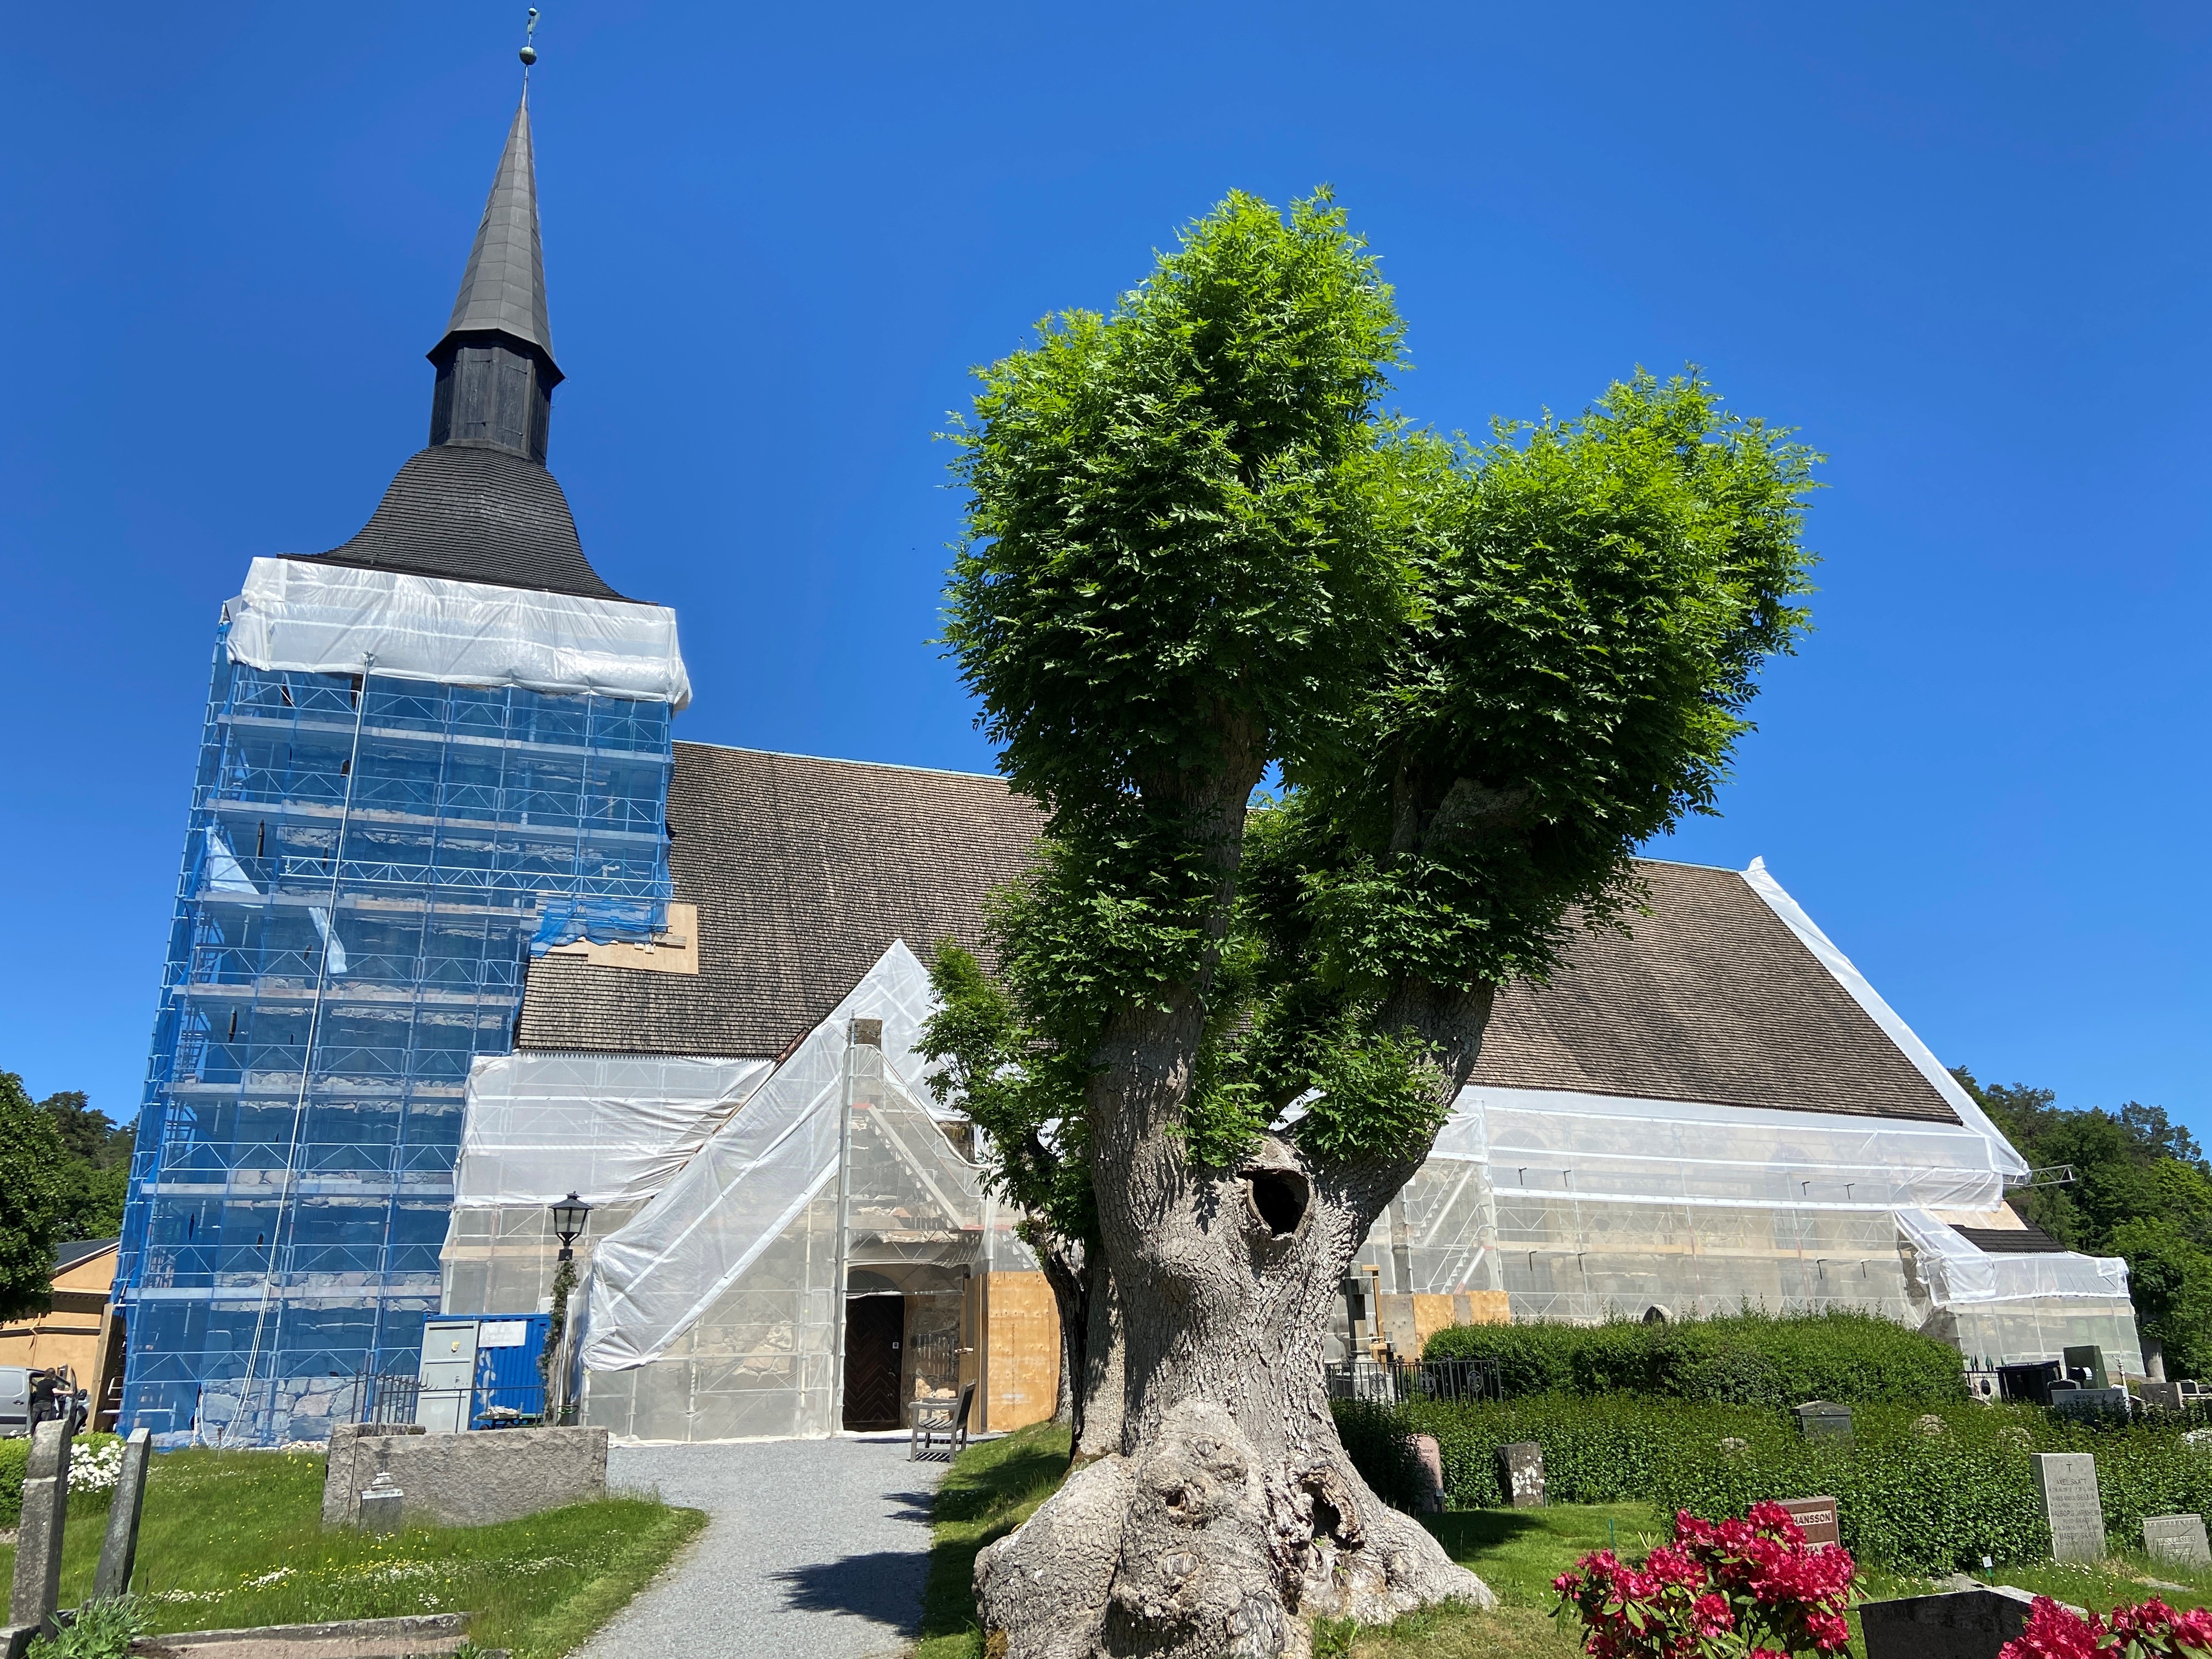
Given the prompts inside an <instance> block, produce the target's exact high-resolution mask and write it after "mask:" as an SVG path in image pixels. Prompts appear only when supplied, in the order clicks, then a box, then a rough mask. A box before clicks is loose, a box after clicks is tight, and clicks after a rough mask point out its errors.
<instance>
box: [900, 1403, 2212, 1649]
mask: <svg viewBox="0 0 2212 1659" xmlns="http://www.w3.org/2000/svg"><path fill="white" fill-rule="evenodd" d="M1066 1462H1067V1435H1066V1431H1065V1430H1055V1429H1054V1428H1053V1427H1052V1426H1051V1425H1039V1426H1038V1427H1036V1428H1034V1429H1025V1430H1024V1431H1022V1432H1020V1433H1019V1434H1015V1435H1010V1436H1008V1437H1006V1439H1003V1440H993V1441H987V1442H985V1443H981V1444H980V1445H975V1446H971V1447H970V1448H969V1449H968V1450H967V1451H966V1452H964V1453H963V1454H962V1455H961V1456H960V1458H959V1460H958V1461H957V1462H955V1463H954V1464H953V1466H952V1468H951V1471H950V1472H949V1473H948V1474H946V1476H945V1484H944V1486H941V1487H940V1488H939V1492H938V1498H937V1504H936V1512H935V1525H934V1527H933V1531H932V1534H931V1543H930V1566H929V1587H928V1589H927V1592H926V1594H925V1596H924V1599H923V1604H922V1622H921V1644H920V1646H919V1647H918V1648H917V1649H916V1650H915V1659H980V1655H981V1651H982V1644H981V1636H980V1633H979V1632H978V1631H977V1629H976V1626H975V1598H974V1595H973V1592H972V1590H971V1588H970V1587H971V1585H972V1583H973V1579H974V1572H975V1554H976V1552H977V1551H978V1550H980V1549H981V1548H982V1547H983V1546H984V1545H986V1544H987V1543H989V1542H991V1541H993V1540H994V1539H997V1538H1000V1537H1003V1536H1005V1535H1006V1534H1007V1533H1009V1532H1012V1530H1013V1529H1014V1528H1016V1527H1018V1526H1019V1525H1020V1524H1021V1523H1022V1522H1023V1521H1024V1520H1026V1519H1027V1518H1028V1517H1029V1516H1030V1513H1031V1512H1032V1511H1033V1510H1036V1507H1037V1505H1038V1504H1042V1502H1043V1501H1044V1500H1045V1498H1048V1496H1050V1495H1051V1493H1052V1492H1053V1490H1054V1488H1055V1487H1056V1486H1058V1485H1059V1484H1060V1476H1061V1474H1062V1473H1063V1472H1064V1470H1065V1469H1066ZM1425 1521H1426V1522H1427V1524H1428V1526H1429V1528H1430V1529H1431V1531H1433V1532H1434V1533H1435V1534H1437V1540H1438V1541H1439V1542H1441V1543H1442V1544H1443V1547H1444V1548H1445V1549H1446V1550H1447V1551H1449V1553H1450V1554H1451V1557H1452V1559H1454V1560H1455V1561H1458V1562H1460V1563H1461V1564H1462V1565H1465V1566H1467V1567H1468V1568H1469V1569H1471V1570H1472V1571H1474V1573H1475V1574H1476V1575H1477V1576H1478V1577H1480V1578H1481V1579H1482V1581H1483V1582H1484V1583H1486V1584H1488V1585H1489V1586H1490V1588H1491V1589H1492V1590H1493V1591H1495V1592H1496V1593H1497V1595H1498V1607H1497V1608H1496V1609H1495V1610H1494V1611H1492V1612H1488V1613H1477V1612H1474V1611H1473V1610H1472V1609H1469V1608H1465V1607H1435V1608H1431V1609H1428V1610H1426V1611H1425V1612H1421V1613H1413V1614H1411V1615H1409V1616H1407V1618H1404V1619H1401V1620H1398V1621H1397V1623H1395V1624H1394V1625H1392V1626H1389V1627H1388V1628H1387V1629H1382V1630H1358V1629H1355V1628H1353V1627H1352V1626H1349V1625H1341V1626H1324V1627H1323V1628H1322V1629H1320V1630H1317V1631H1316V1642H1315V1659H1571V1656H1573V1655H1575V1654H1577V1653H1578V1652H1580V1650H1581V1636H1582V1632H1581V1626H1580V1625H1579V1624H1577V1622H1575V1621H1574V1620H1572V1619H1565V1620H1560V1619H1554V1618H1553V1617H1552V1616H1551V1612H1552V1608H1553V1606H1554V1605H1555V1604H1556V1601H1557V1598H1556V1597H1555V1596H1554V1595H1553V1591H1552V1580H1553V1579H1554V1578H1556V1577H1559V1574H1560V1573H1562V1572H1565V1571H1566V1570H1567V1569H1568V1568H1569V1567H1571V1566H1572V1565H1574V1564H1575V1561H1576V1559H1577V1558H1578V1557H1581V1556H1583V1555H1586V1554H1589V1553H1590V1552H1591V1551H1593V1550H1601V1549H1606V1548H1613V1549H1616V1550H1618V1551H1620V1553H1621V1554H1623V1555H1625V1556H1628V1555H1638V1554H1641V1553H1643V1552H1644V1551H1645V1550H1647V1549H1649V1548H1650V1547H1651V1546H1652V1545H1653V1544H1655V1543H1656V1542H1658V1541H1660V1540H1661V1539H1662V1537H1664V1536H1665V1534H1666V1532H1667V1529H1668V1528H1667V1524H1666V1522H1664V1521H1663V1520H1662V1517H1661V1516H1660V1515H1659V1514H1658V1512H1657V1511H1656V1510H1653V1509H1652V1508H1651V1507H1650V1505H1649V1504H1553V1505H1551V1506H1549V1507H1547V1508H1545V1509H1541V1510H1497V1509H1492V1510H1454V1511H1452V1512H1450V1513H1448V1514H1444V1515H1437V1516H1427V1517H1425ZM1984 1577H1985V1578H1987V1579H1988V1580H1989V1581H1990V1582H1992V1583H2004V1584H2017V1585H2018V1586H2020V1587H2021V1589H2027V1590H2032V1591H2033V1592H2035V1593H2036V1594H2037V1595H2050V1596H2054V1597H2056V1598H2057V1600H2059V1601H2065V1602H2069V1603H2070V1604H2072V1605H2074V1606H2075V1607H2090V1608H2093V1609H2094V1610H2095V1611H2097V1612H2099V1613H2106V1612H2109V1611H2111V1610H2112V1608H2113V1607H2118V1606H2120V1605H2122V1604H2123V1603H2126V1602H2133V1601H2145V1600H2148V1598H2149V1597H2151V1596H2153V1595H2156V1596H2160V1597H2161V1598H2162V1599H2164V1600H2165V1601H2167V1602H2169V1603H2171V1604H2172V1606H2174V1607H2205V1606H2212V1571H2203V1572H2197V1571H2190V1570H2188V1569H2185V1568H2179V1567H2173V1566H2170V1565H2166V1564H2164V1563H2155V1564H2154V1563H2152V1562H2150V1561H2148V1559H2144V1558H2142V1557H2141V1556H2139V1555H2133V1554H2129V1553H2119V1554H2116V1555H2114V1556H2113V1557H2112V1558H2111V1559H2108V1560H2106V1561H2102V1562H2099V1563H2095V1564H2093V1565H2091V1564H2084V1565H2075V1564H2070V1563H2069V1564H2060V1563H2057V1562H2045V1563H2042V1564H2040V1565H2030V1566H2010V1567H1998V1568H1996V1569H1994V1570H1993V1571H1990V1572H1988V1573H1986V1574H1984ZM2151 1580H2157V1581H2160V1582H2159V1583H2156V1584H2154V1583H2151V1582H2149V1581H2151ZM2173 1585H2179V1586H2180V1587H2181V1588H2179V1589H2172V1588H2167V1587H2168V1586H2173ZM1934 1589H1936V1583H1935V1582H1934V1581H1933V1580H1931V1579H1927V1578H1917V1577H1910V1576H1907V1575H1903V1574H1898V1573H1893V1572H1886V1571H1881V1570H1879V1569H1874V1570H1870V1571H1866V1573H1865V1582H1864V1588H1863V1599H1865V1600H1869V1601H1874V1600H1886V1599H1887V1598H1890V1597H1893V1596H1905V1595H1928V1594H1929V1593H1931V1592H1932V1591H1933V1590H1934ZM1851 1626H1852V1629H1851V1638H1852V1641H1853V1644H1854V1645H1855V1646H1857V1644H1859V1643H1860V1640H1861V1638H1860V1633H1859V1630H1858V1620H1857V1617H1856V1616H1854V1617H1853V1619H1852V1620H1851Z"/></svg>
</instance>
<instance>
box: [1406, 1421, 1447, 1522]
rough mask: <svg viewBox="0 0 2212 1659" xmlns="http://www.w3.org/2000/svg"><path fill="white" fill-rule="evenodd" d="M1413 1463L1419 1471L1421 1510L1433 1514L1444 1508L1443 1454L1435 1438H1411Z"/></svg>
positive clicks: (1422, 1435)
mask: <svg viewBox="0 0 2212 1659" xmlns="http://www.w3.org/2000/svg"><path fill="white" fill-rule="evenodd" d="M1413 1461H1414V1462H1415V1463H1416V1464H1418V1465H1419V1468H1420V1471H1421V1509H1422V1510H1423V1512H1424V1513H1427V1514H1434V1513H1436V1512H1437V1511H1438V1510H1442V1509H1443V1506H1444V1454H1443V1447H1441V1446H1439V1445H1437V1437H1436V1436H1434V1435H1432V1434H1417V1435H1415V1436H1414V1437H1413Z"/></svg>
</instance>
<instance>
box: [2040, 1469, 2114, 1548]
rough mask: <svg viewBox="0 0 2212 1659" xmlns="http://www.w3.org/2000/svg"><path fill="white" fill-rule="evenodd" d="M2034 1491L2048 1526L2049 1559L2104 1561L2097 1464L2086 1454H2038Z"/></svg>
mask: <svg viewBox="0 0 2212 1659" xmlns="http://www.w3.org/2000/svg"><path fill="white" fill-rule="evenodd" d="M2034 1462H2035V1486H2036V1490H2037V1491H2039V1492H2041V1493H2042V1494H2043V1512H2044V1514H2045V1516H2047V1517H2048V1518H2049V1519H2050V1522H2051V1559H2053V1560H2057V1561H2101V1560H2103V1559H2105V1553H2106V1552H2105V1504H2104V1498H2103V1497H2102V1495H2101V1494H2100V1492H2098V1490H2097V1460H2096V1458H2095V1457H2093V1456H2092V1455H2090V1454H2089V1453H2087V1452H2038V1453H2037V1454H2036V1455H2035V1458H2034Z"/></svg>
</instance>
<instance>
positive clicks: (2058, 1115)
mask: <svg viewBox="0 0 2212 1659" xmlns="http://www.w3.org/2000/svg"><path fill="white" fill-rule="evenodd" d="M1952 1074H1953V1075H1954V1077H1956V1078H1957V1079H1959V1081H1960V1084H1961V1085H1963V1086H1964V1087H1965V1089H1966V1092H1967V1093H1969V1094H1970V1095H1972V1097H1974V1099H1975V1100H1976V1101H1977V1102H1978V1103H1980V1105H1981V1107H1982V1109H1983V1110H1984V1111H1985V1112H1987V1113H1988V1114H1989V1115H1990V1121H1992V1122H1994V1123H1995V1124H1996V1126H1997V1127H1998V1128H1999V1129H2001V1130H2002V1131H2003V1132H2004V1135H2005V1139H2008V1140H2009V1141H2011V1142H2012V1144H2013V1146H2014V1147H2015V1149H2016V1150H2017V1151H2018V1152H2020V1154H2021V1156H2022V1157H2023V1158H2027V1161H2028V1162H2029V1164H2033V1165H2034V1166H2035V1167H2036V1168H2038V1169H2045V1170H2048V1169H2057V1167H2059V1166H2061V1165H2071V1166H2072V1168H2073V1170H2074V1176H2075V1178H2074V1180H2073V1181H2071V1182H2065V1183H2063V1184H2052V1185H2048V1186H2039V1187H2031V1188H2026V1189H2025V1190H2023V1191H2021V1192H2017V1193H2014V1194H2010V1195H2009V1197H2008V1201H2009V1202H2010V1204H2011V1205H2012V1206H2013V1208H2014V1209H2015V1210H2017V1211H2018V1212H2020V1213H2021V1216H2022V1218H2025V1219H2027V1220H2028V1221H2030V1222H2033V1224H2034V1225H2036V1226H2038V1227H2040V1228H2042V1229H2043V1231H2045V1232H2047V1233H2049V1234H2050V1235H2051V1237H2053V1238H2055V1239H2057V1241H2058V1242H2059V1243H2061V1244H2063V1245H2064V1246H2065V1247H2066V1248H2067V1249H2069V1250H2081V1251H2084V1252H2086V1253H2087V1254H2088V1255H2117V1256H2120V1257H2123V1258H2124V1259H2125V1261H2127V1264H2128V1285H2129V1288H2130V1292H2131V1293H2132V1295H2133V1297H2134V1299H2135V1306H2136V1323H2137V1324H2138V1325H2139V1326H2140V1327H2141V1328H2142V1333H2143V1334H2144V1335H2145V1336H2148V1337H2149V1338H2151V1339H2153V1340H2154V1341H2156V1342H2157V1343H2158V1344H2159V1345H2160V1347H2161V1348H2163V1349H2164V1350H2165V1352H2166V1366H2167V1372H2168V1375H2170V1376H2196V1377H2205V1376H2212V1166H2208V1164H2206V1162H2205V1158H2204V1152H2203V1148H2202V1147H2201V1146H2198V1145H2197V1139H2196V1137H2195V1136H2193V1135H2191V1133H2190V1132H2189V1130H2188V1129H2187V1127H2185V1126H2184V1125H2181V1124H2179V1123H2176V1122H2174V1121H2172V1118H2171V1117H2169V1116H2168V1115H2167V1114H2166V1110H2165V1109H2164V1108H2162V1107H2158V1106H2145V1105H2142V1104H2141V1103H2137V1102H2135V1101H2130V1102H2128V1103H2126V1104H2125V1105H2124V1106H2121V1107H2119V1108H2118V1109H2114V1110H2110V1111H2108V1110H2106V1109H2104V1108H2102V1107H2089V1108H2087V1109H2075V1108H2068V1107H2063V1106H2061V1105H2059V1104H2058V1097H2057V1095H2056V1094H2054V1093H2053V1092H2052V1091H2051V1090H2049V1089H2037V1088H2032V1087H2030V1086H2029V1085H2026V1084H1984V1083H1981V1082H1979V1081H1978V1080H1977V1079H1975V1077H1974V1075H1973V1073H1971V1072H1969V1071H1967V1070H1966V1068H1965V1067H1964V1066H1959V1067H1955V1068H1954V1071H1953V1073H1952Z"/></svg>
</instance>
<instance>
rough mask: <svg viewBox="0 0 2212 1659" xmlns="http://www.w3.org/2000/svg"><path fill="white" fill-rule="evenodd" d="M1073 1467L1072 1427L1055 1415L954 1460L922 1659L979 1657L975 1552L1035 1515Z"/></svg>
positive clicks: (937, 1512) (941, 1504)
mask: <svg viewBox="0 0 2212 1659" xmlns="http://www.w3.org/2000/svg"><path fill="white" fill-rule="evenodd" d="M1066 1473H1067V1431H1066V1429H1064V1428H1059V1427H1056V1426H1054V1425H1052V1424H1050V1423H1040V1424H1038V1425H1036V1426H1035V1427H1034V1428H1027V1429H1022V1430H1018V1431H1016V1432H1015V1433H1012V1434H1010V1435H1008V1436H1006V1438H1005V1439H1003V1440H986V1441H982V1442H981V1443H977V1444H975V1445H973V1446H970V1447H969V1448H968V1449H967V1450H966V1451H964V1452H963V1453H961V1454H960V1455H959V1456H958V1457H957V1459H955V1460H954V1462H953V1464H952V1467H951V1468H950V1469H948V1470H946V1471H945V1483H944V1484H943V1485H942V1486H939V1487H938V1489H937V1501H936V1503H935V1504H934V1505H933V1508H932V1510H931V1516H932V1524H931V1526H930V1529H929V1583H928V1586H927V1589H924V1590H923V1591H922V1595H921V1642H920V1644H919V1645H918V1646H917V1647H916V1648H915V1659H975V1656H977V1655H980V1654H981V1652H982V1650H983V1639H982V1633H981V1631H980V1630H979V1629H978V1628H977V1627H976V1624H975V1556H976V1553H977V1552H979V1551H980V1550H981V1549H982V1547H984V1546H985V1545H986V1544H988V1543H991V1542H993V1541H995V1540H997V1539H1000V1538H1003V1537H1005V1536H1006V1534H1008V1533H1010V1532H1012V1530H1013V1529H1014V1528H1016V1527H1018V1526H1019V1525H1021V1523H1022V1522H1024V1521H1026V1520H1028V1519H1029V1517H1030V1512H1031V1511H1032V1510H1035V1509H1036V1506H1037V1505H1038V1504H1042V1503H1043V1502H1044V1500H1045V1499H1046V1498H1049V1497H1051V1496H1052V1494H1053V1492H1054V1491H1055V1490H1056V1489H1057V1488H1058V1487H1059V1486H1060V1477H1061V1476H1062V1475H1064V1474H1066Z"/></svg>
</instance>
